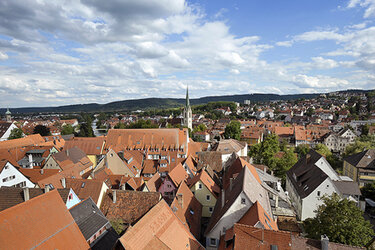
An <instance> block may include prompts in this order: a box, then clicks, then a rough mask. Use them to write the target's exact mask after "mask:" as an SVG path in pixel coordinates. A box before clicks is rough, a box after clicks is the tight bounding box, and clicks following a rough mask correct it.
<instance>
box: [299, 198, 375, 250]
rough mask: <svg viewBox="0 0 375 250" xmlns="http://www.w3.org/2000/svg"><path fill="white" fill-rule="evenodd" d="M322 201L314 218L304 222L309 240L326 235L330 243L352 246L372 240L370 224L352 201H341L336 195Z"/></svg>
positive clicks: (361, 244)
mask: <svg viewBox="0 0 375 250" xmlns="http://www.w3.org/2000/svg"><path fill="white" fill-rule="evenodd" d="M322 200H323V205H321V206H319V207H318V209H317V210H316V217H315V218H309V219H307V220H305V221H304V227H305V230H306V233H307V234H308V237H309V238H313V239H320V237H321V235H323V234H326V235H327V236H328V238H329V240H330V241H332V242H337V243H342V244H346V245H352V246H364V245H365V244H367V243H368V242H369V241H370V240H371V239H372V236H373V235H374V231H373V230H372V227H371V224H370V222H369V221H366V220H365V219H364V218H363V212H362V211H361V210H360V209H359V208H358V207H357V206H356V204H355V203H354V202H353V201H350V200H348V199H341V198H340V196H339V195H337V194H336V193H334V194H333V195H332V196H330V197H327V196H325V197H322Z"/></svg>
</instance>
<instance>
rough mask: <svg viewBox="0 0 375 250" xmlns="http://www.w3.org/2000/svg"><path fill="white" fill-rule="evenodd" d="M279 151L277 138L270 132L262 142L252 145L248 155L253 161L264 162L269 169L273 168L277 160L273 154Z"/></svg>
mask: <svg viewBox="0 0 375 250" xmlns="http://www.w3.org/2000/svg"><path fill="white" fill-rule="evenodd" d="M279 151H280V145H279V138H278V136H277V135H275V134H271V135H268V136H267V137H266V138H265V139H264V141H263V142H261V143H258V144H255V145H253V146H252V147H251V148H250V150H249V156H250V157H252V158H253V160H254V162H255V163H258V164H264V165H266V166H267V167H269V168H270V169H271V170H275V168H276V166H277V161H278V160H277V159H276V158H275V154H276V153H277V152H279Z"/></svg>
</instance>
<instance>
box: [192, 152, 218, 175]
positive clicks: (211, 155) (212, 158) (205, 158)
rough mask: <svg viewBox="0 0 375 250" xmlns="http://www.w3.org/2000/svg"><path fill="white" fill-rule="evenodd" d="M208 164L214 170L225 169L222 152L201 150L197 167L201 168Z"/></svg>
mask: <svg viewBox="0 0 375 250" xmlns="http://www.w3.org/2000/svg"><path fill="white" fill-rule="evenodd" d="M208 165H209V166H210V167H211V169H212V170H214V171H216V172H220V171H221V170H222V169H223V163H222V160H221V153H220V152H216V151H206V152H199V153H198V166H197V169H198V170H201V169H202V168H204V167H205V166H208Z"/></svg>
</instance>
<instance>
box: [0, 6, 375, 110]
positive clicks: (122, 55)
mask: <svg viewBox="0 0 375 250" xmlns="http://www.w3.org/2000/svg"><path fill="white" fill-rule="evenodd" d="M187 86H189V96H190V98H198V97H203V96H212V95H229V94H250V93H274V94H296V93H323V92H331V91H337V90H345V89H353V88H355V89H375V0H341V1H338V0H329V1H327V0H283V1H279V0H272V1H271V0H243V1H238V0H232V1H228V0H215V1H213V0H200V1H198V0H186V1H185V0H111V1H109V0H108V1H103V0H80V1H79V0H61V1H59V0H55V1H50V0H28V1H24V0H1V1H0V96H1V97H2V98H0V107H2V108H7V107H9V108H16V107H42V106H60V105H69V104H80V103H108V102H112V101H118V100H127V99H140V98H148V97H172V98H183V97H184V96H185V91H186V87H187Z"/></svg>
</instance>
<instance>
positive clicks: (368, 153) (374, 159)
mask: <svg viewBox="0 0 375 250" xmlns="http://www.w3.org/2000/svg"><path fill="white" fill-rule="evenodd" d="M344 160H345V161H347V162H348V163H350V164H351V165H353V166H354V167H357V168H369V169H373V168H375V149H368V150H365V151H362V152H359V153H357V154H354V155H350V156H348V157H346V158H345V159H344Z"/></svg>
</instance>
